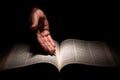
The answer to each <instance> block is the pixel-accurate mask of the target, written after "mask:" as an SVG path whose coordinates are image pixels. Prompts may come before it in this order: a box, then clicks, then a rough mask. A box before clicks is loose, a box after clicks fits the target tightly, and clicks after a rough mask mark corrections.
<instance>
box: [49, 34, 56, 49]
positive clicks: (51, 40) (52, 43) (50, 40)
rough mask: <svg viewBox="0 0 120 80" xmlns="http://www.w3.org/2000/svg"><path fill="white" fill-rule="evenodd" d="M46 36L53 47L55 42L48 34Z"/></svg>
mask: <svg viewBox="0 0 120 80" xmlns="http://www.w3.org/2000/svg"><path fill="white" fill-rule="evenodd" d="M47 37H48V40H49V42H50V43H51V45H52V46H53V47H55V43H54V41H53V39H52V37H51V36H50V35H48V36H47Z"/></svg>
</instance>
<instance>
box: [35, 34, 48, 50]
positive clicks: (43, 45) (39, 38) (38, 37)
mask: <svg viewBox="0 0 120 80" xmlns="http://www.w3.org/2000/svg"><path fill="white" fill-rule="evenodd" d="M37 40H38V42H39V44H40V45H41V46H42V48H43V49H44V50H45V51H48V48H47V46H46V44H45V42H44V39H43V37H42V36H41V34H40V33H37Z"/></svg>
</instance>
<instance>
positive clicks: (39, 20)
mask: <svg viewBox="0 0 120 80" xmlns="http://www.w3.org/2000/svg"><path fill="white" fill-rule="evenodd" d="M30 22H31V30H36V36H37V41H38V43H39V45H40V46H41V47H42V48H43V49H44V51H46V52H48V53H49V54H50V55H54V53H55V43H54V40H53V39H52V37H51V35H50V31H49V22H48V19H47V17H46V15H45V14H44V12H43V11H42V10H41V9H39V8H33V9H32V12H31V16H30Z"/></svg>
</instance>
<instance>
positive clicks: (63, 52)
mask: <svg viewBox="0 0 120 80" xmlns="http://www.w3.org/2000/svg"><path fill="white" fill-rule="evenodd" d="M73 47H74V46H73V40H72V39H67V40H64V41H63V42H62V43H61V44H60V60H61V67H60V68H62V67H63V66H65V65H67V64H71V63H74V62H75V54H74V49H73Z"/></svg>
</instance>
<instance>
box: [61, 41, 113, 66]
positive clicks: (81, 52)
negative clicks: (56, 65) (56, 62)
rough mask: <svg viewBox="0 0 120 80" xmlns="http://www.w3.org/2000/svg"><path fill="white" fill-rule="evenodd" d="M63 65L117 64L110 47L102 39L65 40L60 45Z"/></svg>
mask: <svg viewBox="0 0 120 80" xmlns="http://www.w3.org/2000/svg"><path fill="white" fill-rule="evenodd" d="M60 58H61V67H63V66H65V65H67V64H72V63H78V64H86V65H95V66H115V62H114V59H113V57H112V55H111V52H110V50H109V47H108V46H107V44H106V43H105V42H101V41H85V40H78V39H67V40H64V41H63V42H62V43H61V45H60Z"/></svg>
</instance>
